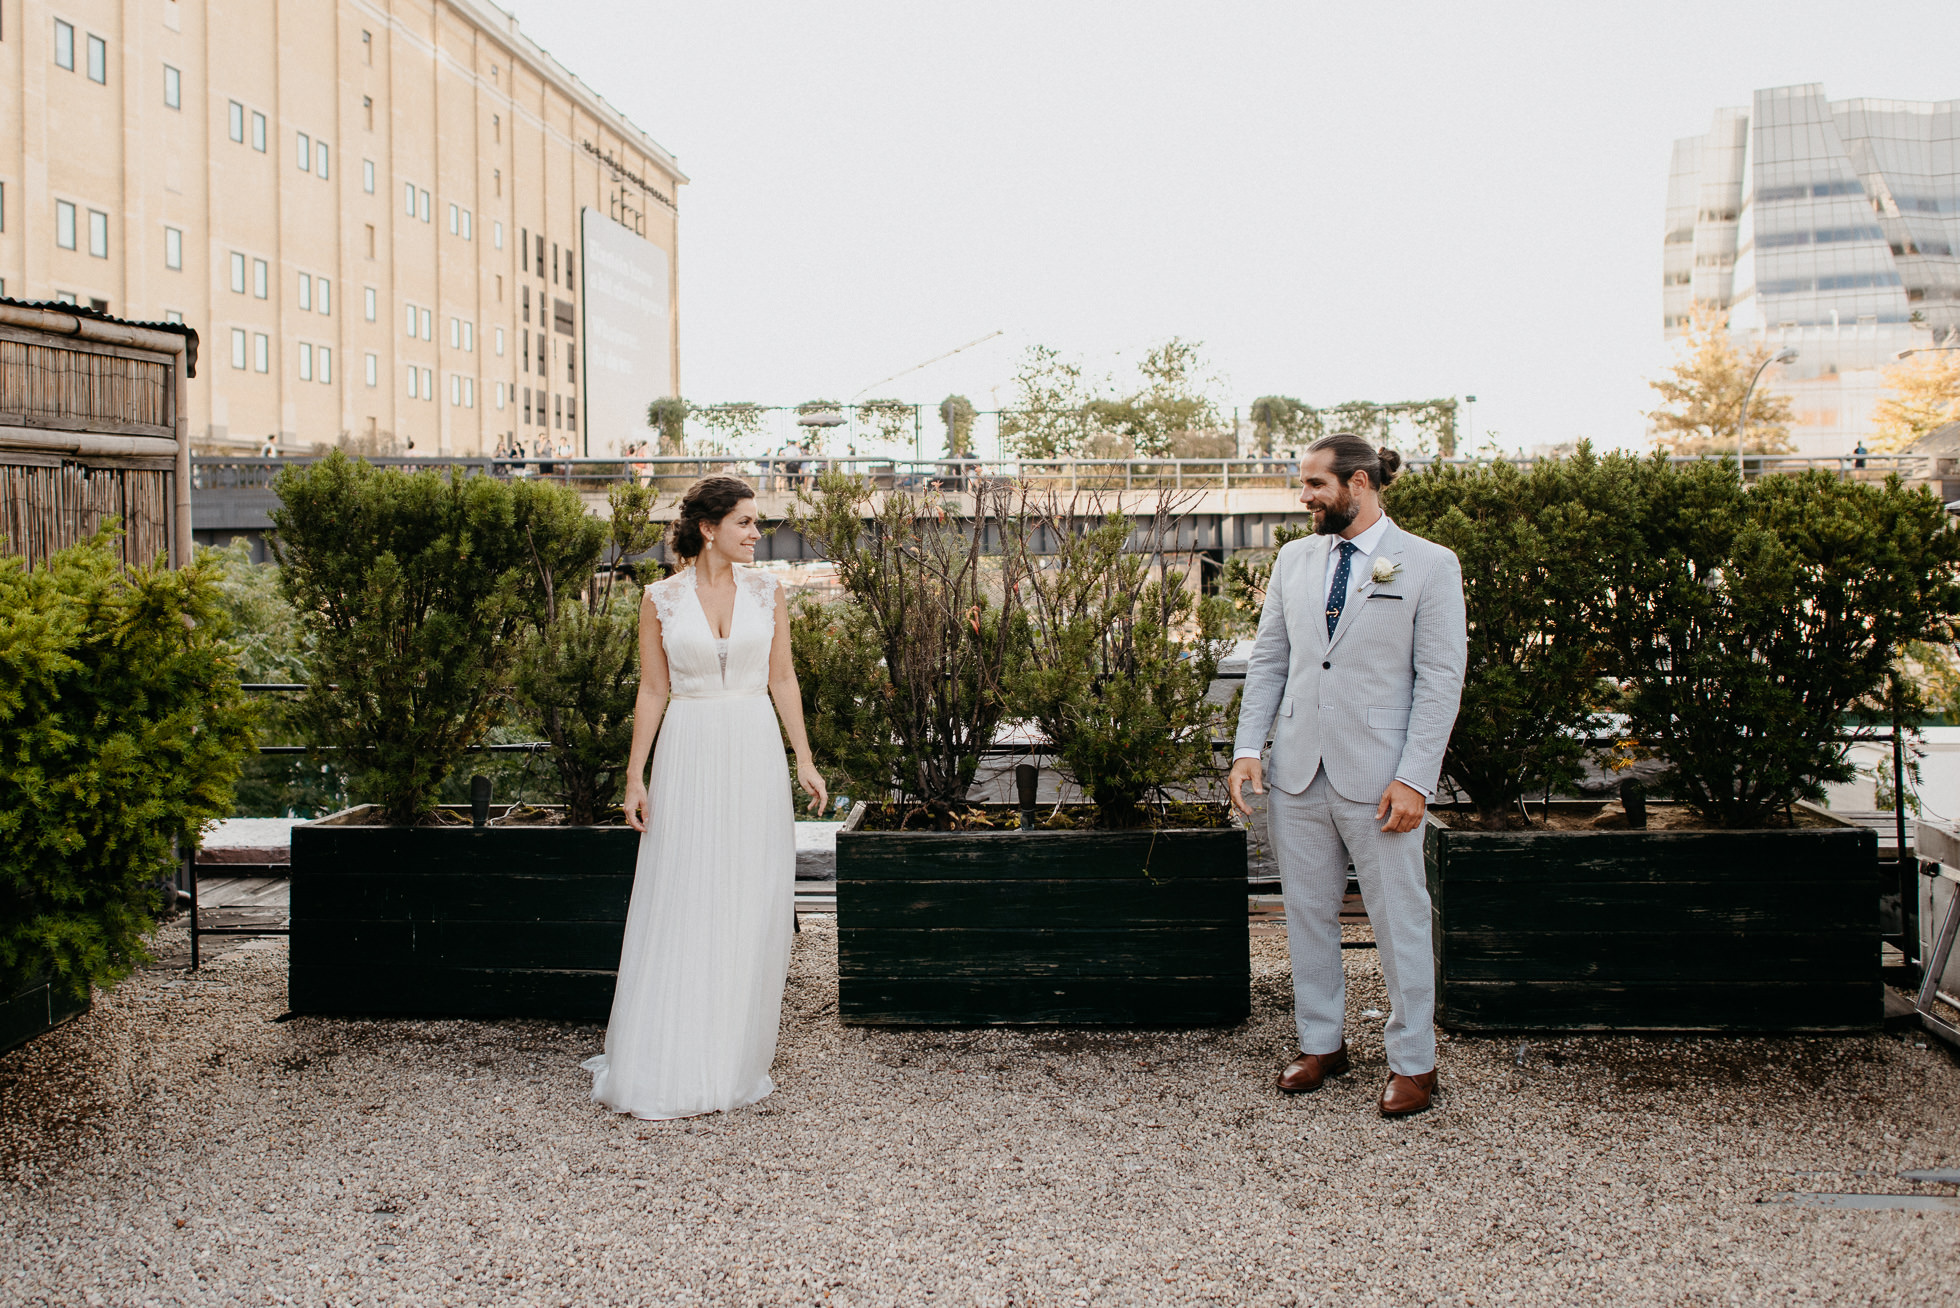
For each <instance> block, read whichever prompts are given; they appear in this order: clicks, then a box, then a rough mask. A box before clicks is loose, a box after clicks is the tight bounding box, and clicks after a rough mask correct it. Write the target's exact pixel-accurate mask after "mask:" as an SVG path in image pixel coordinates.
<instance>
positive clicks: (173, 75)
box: [163, 64, 184, 109]
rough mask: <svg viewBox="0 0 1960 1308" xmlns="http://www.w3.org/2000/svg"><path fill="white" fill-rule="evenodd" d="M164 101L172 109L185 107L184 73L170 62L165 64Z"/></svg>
mask: <svg viewBox="0 0 1960 1308" xmlns="http://www.w3.org/2000/svg"><path fill="white" fill-rule="evenodd" d="M163 103H164V105H165V106H166V107H168V108H171V109H182V108H183V107H184V75H183V74H182V73H180V72H178V71H177V70H176V69H175V68H172V67H171V66H170V65H169V64H165V65H164V66H163Z"/></svg>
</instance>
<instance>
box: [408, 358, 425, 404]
mask: <svg viewBox="0 0 1960 1308" xmlns="http://www.w3.org/2000/svg"><path fill="white" fill-rule="evenodd" d="M421 384H422V370H421V369H420V368H417V367H416V366H415V365H414V364H412V363H411V364H409V365H408V398H409V399H411V400H419V399H421V398H422V390H421Z"/></svg>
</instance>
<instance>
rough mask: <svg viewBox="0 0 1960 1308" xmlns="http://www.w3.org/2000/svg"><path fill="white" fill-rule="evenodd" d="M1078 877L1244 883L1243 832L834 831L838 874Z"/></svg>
mask: <svg viewBox="0 0 1960 1308" xmlns="http://www.w3.org/2000/svg"><path fill="white" fill-rule="evenodd" d="M1007 877H1013V878H1021V879H1029V880H1040V881H1053V880H1071V879H1080V878H1084V877H1097V878H1122V877H1136V878H1139V879H1152V878H1154V879H1157V880H1168V879H1179V880H1183V879H1198V878H1206V877H1218V878H1225V877H1230V878H1233V879H1235V880H1236V881H1238V882H1239V884H1240V885H1241V886H1243V885H1244V882H1245V832H1244V831H1242V830H1239V829H1236V828H1233V829H1228V830H1218V831H1182V830H1180V831H1121V832H1118V831H1096V832H1081V831H987V832H908V831H853V832H845V831H840V832H839V833H838V834H837V880H838V882H839V883H840V884H843V883H845V882H850V881H868V880H874V879H882V880H895V881H928V880H956V881H970V880H983V879H987V878H993V879H1001V878H1007Z"/></svg>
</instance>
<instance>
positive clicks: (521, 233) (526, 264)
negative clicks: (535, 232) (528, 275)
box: [517, 227, 531, 272]
mask: <svg viewBox="0 0 1960 1308" xmlns="http://www.w3.org/2000/svg"><path fill="white" fill-rule="evenodd" d="M517 268H518V271H519V272H530V271H531V232H530V229H529V228H527V227H520V228H518V229H517Z"/></svg>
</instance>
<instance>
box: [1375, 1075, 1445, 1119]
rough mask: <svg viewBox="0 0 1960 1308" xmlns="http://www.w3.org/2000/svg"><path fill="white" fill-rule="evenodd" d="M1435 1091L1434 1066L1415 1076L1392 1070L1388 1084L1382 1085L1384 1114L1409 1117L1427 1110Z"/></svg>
mask: <svg viewBox="0 0 1960 1308" xmlns="http://www.w3.org/2000/svg"><path fill="white" fill-rule="evenodd" d="M1435 1093H1436V1069H1435V1068H1433V1067H1432V1068H1430V1069H1429V1070H1428V1071H1427V1072H1419V1073H1417V1074H1416V1075H1415V1076H1403V1075H1402V1074H1401V1073H1399V1072H1390V1073H1389V1074H1388V1084H1387V1085H1386V1086H1383V1087H1382V1101H1381V1110H1382V1116H1383V1117H1408V1116H1410V1115H1411V1114H1414V1113H1421V1112H1425V1111H1427V1110H1428V1108H1429V1099H1430V1096H1432V1095H1434V1094H1435Z"/></svg>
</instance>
